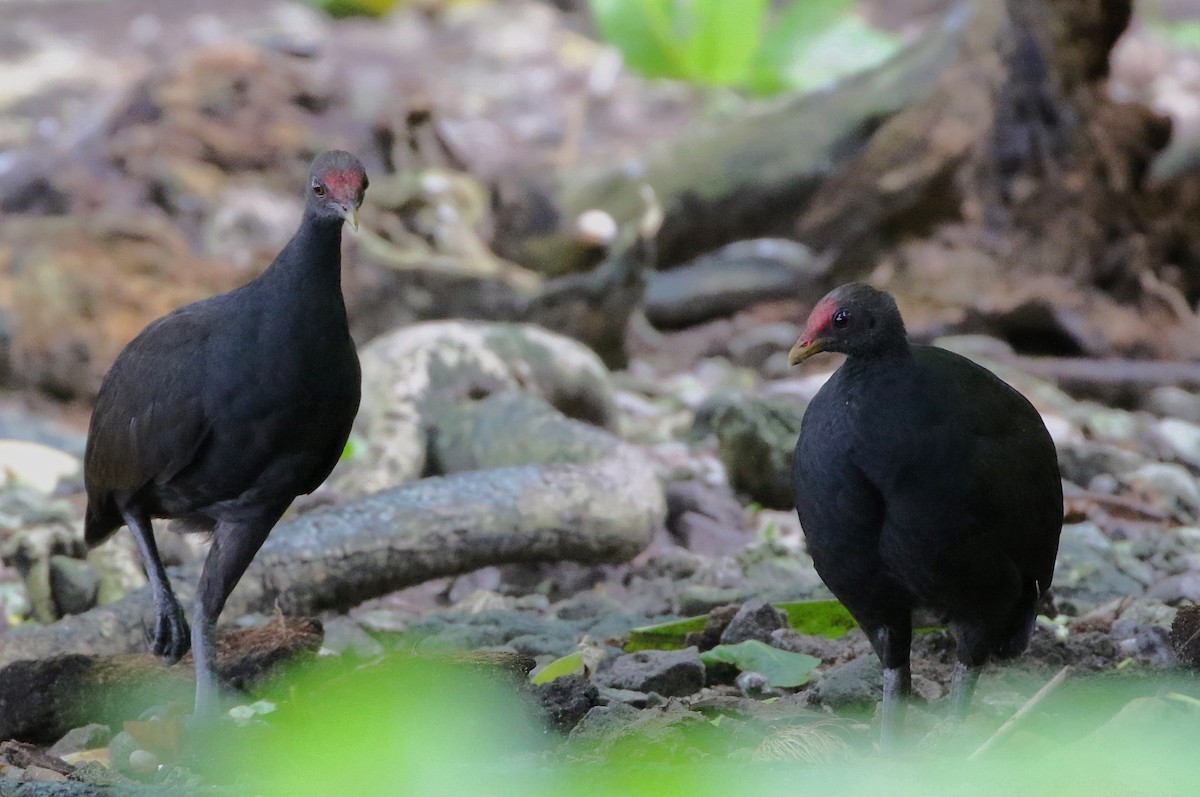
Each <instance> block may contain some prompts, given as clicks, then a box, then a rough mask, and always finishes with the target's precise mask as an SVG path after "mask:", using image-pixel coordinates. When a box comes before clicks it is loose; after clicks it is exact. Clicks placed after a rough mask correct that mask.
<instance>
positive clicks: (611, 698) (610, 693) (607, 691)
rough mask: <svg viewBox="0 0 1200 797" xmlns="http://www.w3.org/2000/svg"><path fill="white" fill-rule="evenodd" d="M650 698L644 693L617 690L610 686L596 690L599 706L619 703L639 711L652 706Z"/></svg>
mask: <svg viewBox="0 0 1200 797" xmlns="http://www.w3.org/2000/svg"><path fill="white" fill-rule="evenodd" d="M650 698H651V696H650V695H648V694H646V693H645V692H635V691H633V690H632V689H617V688H615V687H612V686H601V687H599V688H598V689H597V702H598V703H599V704H600V705H601V706H610V705H612V704H614V703H619V704H621V705H625V706H632V707H633V708H639V709H640V708H646V707H647V706H650V705H652V701H651V699H650Z"/></svg>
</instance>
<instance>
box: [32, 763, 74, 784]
mask: <svg viewBox="0 0 1200 797" xmlns="http://www.w3.org/2000/svg"><path fill="white" fill-rule="evenodd" d="M21 780H24V781H31V780H33V781H40V782H43V783H59V782H62V781H65V780H67V776H66V775H64V774H63V773H61V772H55V771H54V770H53V769H47V768H46V767H39V766H36V765H34V766H31V767H27V768H26V769H25V774H24V775H22V776H21Z"/></svg>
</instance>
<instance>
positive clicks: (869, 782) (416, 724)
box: [215, 658, 1200, 797]
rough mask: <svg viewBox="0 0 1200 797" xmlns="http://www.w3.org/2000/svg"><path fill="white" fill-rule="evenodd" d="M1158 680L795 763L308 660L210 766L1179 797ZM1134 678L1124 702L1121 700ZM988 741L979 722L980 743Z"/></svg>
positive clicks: (450, 682) (733, 743)
mask: <svg viewBox="0 0 1200 797" xmlns="http://www.w3.org/2000/svg"><path fill="white" fill-rule="evenodd" d="M1156 679H1157V680H1155V679H1154V678H1147V679H1144V680H1143V681H1142V682H1140V684H1135V679H1131V678H1127V677H1120V678H1118V677H1117V676H1112V675H1109V676H1106V677H1105V678H1101V679H1095V678H1092V679H1090V680H1089V679H1084V678H1081V679H1080V680H1079V682H1078V683H1077V685H1076V686H1075V687H1070V688H1067V689H1065V690H1062V692H1061V693H1060V695H1061V696H1060V697H1059V698H1057V699H1055V700H1052V701H1047V703H1046V704H1045V705H1044V707H1039V709H1038V710H1037V712H1035V713H1036V716H1034V715H1032V714H1031V715H1030V717H1028V718H1027V721H1026V722H1025V723H1023V725H1022V728H1021V730H1020V731H1019V732H1018V733H1017V734H1015V735H1013V736H1012V737H1011V738H1010V739H1009V740H1008V741H1006V742H1005V743H1003V744H1002V745H1000V746H998V747H997V748H996V749H994V750H992V751H990V752H989V753H988V754H987V755H984V756H981V757H979V758H977V759H975V760H969V759H967V758H966V754H965V753H963V752H962V746H961V745H959V746H958V747H957V748H954V747H953V745H951V749H956V750H957V752H955V753H953V754H946V753H945V752H944V750H943V751H942V752H939V750H942V749H943V747H944V745H943V747H939V745H938V744H937V743H936V742H935V744H933V745H925V744H914V745H913V746H912V749H911V750H910V751H908V752H907V753H906V754H905V755H902V756H898V757H882V756H878V755H875V754H873V753H871V752H869V751H868V750H867V749H865V748H863V747H862V746H861V745H859V746H858V748H857V749H855V748H854V747H853V746H848V745H845V744H841V743H839V745H838V750H839V751H840V752H839V755H838V756H836V757H830V756H828V755H824V754H821V755H818V754H816V753H821V751H820V750H818V751H815V753H814V754H813V755H808V754H807V753H806V751H805V750H804V749H803V747H804V745H805V744H812V745H816V746H821V745H822V744H824V746H825V747H826V748H829V745H828V744H827V742H828V740H823V739H822V733H820V732H819V731H821V730H822V728H821V727H818V726H814V725H812V723H811V721H810V722H809V724H808V725H807V726H804V727H802V726H801V725H795V724H792V725H789V724H788V723H789V722H801V723H802V722H803V720H801V719H797V720H794V721H792V720H782V721H780V722H768V723H762V728H761V729H760V734H759V735H760V736H762V737H765V738H762V743H761V744H759V743H758V742H756V741H755V740H754V739H753V738H749V737H747V734H746V730H745V726H744V725H743V728H742V730H741V731H734V730H727V728H730V727H732V726H736V725H737V723H725V722H717V721H715V720H714V721H710V722H690V723H686V724H684V725H683V726H681V727H677V728H676V729H675V730H673V731H672V733H670V734H664V733H662V732H661V728H660V730H659V731H658V732H655V731H653V730H646V729H647V728H652V727H653V726H652V725H651V726H647V725H639V724H637V723H633V724H627V725H625V726H623V727H620V728H610V730H609V732H607V733H606V734H602V735H601V736H600V737H597V736H596V735H594V734H584V735H583V736H582V737H580V738H569V739H564V738H562V737H558V736H555V735H552V734H549V733H548V732H546V731H544V730H543V729H542V728H541V726H540V724H539V723H538V722H537V721H536V719H535V717H534V715H533V713H532V709H531V707H530V705H531V704H530V702H529V701H526V700H523V699H521V698H520V696H519V694H518V689H517V688H516V686H515V684H514V683H513V682H512V681H510V680H508V679H507V678H506V677H505V676H501V675H497V674H494V673H493V674H489V672H488V671H486V670H483V669H481V668H480V666H478V665H474V666H468V665H450V664H444V663H434V662H430V661H426V660H420V659H408V658H402V659H399V660H396V659H388V660H384V661H383V662H380V663H377V664H373V665H368V666H363V667H359V668H354V669H350V668H345V667H343V666H340V665H336V666H334V665H330V664H328V663H322V664H321V665H320V666H316V667H313V668H310V669H309V670H308V671H307V673H306V674H303V675H301V676H299V677H297V678H294V679H289V680H288V681H287V682H285V683H284V684H282V685H281V687H280V689H279V695H277V696H276V700H277V702H278V705H279V709H278V710H277V711H275V712H274V713H271V714H266V715H263V716H262V717H261V719H260V721H258V723H257V726H258V727H257V728H253V729H235V730H236V733H237V734H242V735H238V736H236V738H235V736H233V735H230V734H234V733H235V730H231V731H230V734H223V738H226V739H227V743H228V744H230V745H231V747H232V748H233V749H231V750H225V751H224V752H218V753H215V756H216V759H217V760H216V763H217V764H218V770H219V771H223V772H225V773H228V774H232V775H233V776H234V778H235V779H236V781H237V783H238V784H239V790H244V791H245V793H246V794H263V795H267V794H271V795H275V794H279V795H284V794H286V795H288V796H289V797H310V795H311V796H313V797H315V796H316V795H321V797H325V796H326V795H331V794H347V795H353V797H374V795H388V796H389V797H390V795H396V794H403V795H407V796H409V797H457V795H463V796H464V797H467V796H468V795H470V796H471V797H474V796H475V795H487V796H488V797H491V796H493V795H494V796H496V797H505V796H506V795H513V796H514V797H516V795H520V796H521V797H563V795H570V794H586V795H589V797H609V796H610V795H611V797H618V796H619V797H643V796H644V797H763V795H776V794H779V795H783V794H797V795H820V794H838V795H860V794H862V795H867V794H870V795H888V797H925V795H930V794H937V795H964V797H965V796H966V795H970V797H1010V796H1011V795H1014V794H1020V795H1054V797H1076V796H1078V797H1085V796H1086V797H1094V795H1143V794H1144V795H1155V796H1156V797H1159V796H1160V795H1181V796H1182V795H1194V794H1195V793H1196V788H1197V784H1200V757H1198V756H1196V755H1195V752H1194V747H1195V743H1196V739H1198V738H1200V700H1198V699H1197V698H1196V696H1195V695H1194V694H1191V693H1192V692H1195V691H1196V689H1194V688H1193V687H1195V682H1194V679H1189V678H1188V677H1187V676H1185V675H1180V674H1179V673H1175V674H1174V675H1173V676H1170V678H1168V677H1165V676H1156ZM1133 685H1136V689H1135V690H1134V691H1136V692H1137V693H1138V694H1139V695H1140V696H1137V697H1133V698H1130V697H1129V695H1130V694H1131V692H1130V690H1129V688H1128V687H1130V686H1133ZM1185 692H1186V693H1187V694H1185ZM931 708H932V707H931ZM594 710H595V709H594ZM934 710H936V708H934ZM980 713H981V714H983V715H986V712H980ZM974 719H975V720H981V719H982V720H983V721H984V723H985V726H986V725H987V723H994V724H996V725H998V724H999V722H1000V720H999V719H998V718H996V717H994V716H993V717H988V716H982V717H981V716H976V717H975V718H974ZM820 722H829V720H820ZM978 724H979V723H978V722H971V723H968V726H967V730H968V734H967V735H968V736H969V735H970V734H971V733H978V732H980V728H979V727H978ZM818 725H819V723H818ZM805 728H807V731H806V732H804V733H799V731H805ZM793 731H795V732H796V733H793ZM990 732H991V730H989V729H988V728H987V727H984V728H982V733H983V738H986V736H987V734H989V733H990ZM772 734H776V735H780V736H781V738H782V737H783V736H786V737H788V738H787V739H786V740H785V741H788V743H787V744H779V745H774V746H773V749H775V750H776V753H778V752H779V751H784V752H786V753H787V755H783V756H780V755H778V754H776V755H773V756H771V757H770V758H769V759H767V760H765V761H764V759H763V758H761V757H759V756H757V755H756V753H755V751H756V750H762V749H765V747H766V746H767V745H768V743H769V742H770V741H771V735H772ZM825 735H828V734H827V733H826V734H825ZM859 735H860V736H861V737H862V738H864V739H865V738H867V734H866V732H865V731H862V732H860V733H859ZM962 736H963V733H961V732H953V733H951V734H949V738H951V739H955V738H956V737H962ZM942 738H943V740H944V739H945V738H947V737H946V735H942ZM614 739H615V740H617V741H616V742H614V741H612V740H614ZM606 740H607V741H606ZM664 740H672V741H671V743H670V744H665V743H664ZM805 740H808V741H805ZM969 741H970V740H969ZM974 746H975V742H974V741H971V743H970V745H969V746H968V748H967V750H968V752H969V751H970V749H973V748H974ZM581 762H582V763H581Z"/></svg>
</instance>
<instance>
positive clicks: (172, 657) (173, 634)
mask: <svg viewBox="0 0 1200 797" xmlns="http://www.w3.org/2000/svg"><path fill="white" fill-rule="evenodd" d="M146 636H147V642H148V643H149V644H150V649H151V650H152V651H153V652H154V655H156V656H158V657H159V658H161V659H162V660H163V661H165V662H166V663H167V664H174V663H175V662H177V661H179V660H180V659H181V658H183V655H184V654H185V653H187V652H188V649H189V648H190V647H191V644H192V641H191V635H190V632H189V630H188V622H187V618H186V617H185V616H184V614H183V607H182V606H180V605H179V602H178V601H176V600H170V601H168V602H166V603H164V604H161V605H159V606H156V607H155V610H154V634H153V635H150V634H149V633H148V634H147V635H146Z"/></svg>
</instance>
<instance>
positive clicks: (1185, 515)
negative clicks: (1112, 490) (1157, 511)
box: [1122, 462, 1200, 523]
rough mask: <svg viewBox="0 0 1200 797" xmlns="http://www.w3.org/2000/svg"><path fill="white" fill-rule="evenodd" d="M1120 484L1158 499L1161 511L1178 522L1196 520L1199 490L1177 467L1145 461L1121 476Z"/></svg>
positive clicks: (1194, 481) (1194, 479)
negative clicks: (1164, 511)
mask: <svg viewBox="0 0 1200 797" xmlns="http://www.w3.org/2000/svg"><path fill="white" fill-rule="evenodd" d="M1122 481H1124V482H1125V483H1126V484H1128V485H1129V486H1130V487H1132V488H1134V489H1135V490H1137V491H1139V492H1141V493H1145V494H1147V495H1150V496H1158V497H1159V499H1160V501H1161V503H1162V508H1163V509H1165V510H1166V511H1168V512H1170V513H1171V514H1172V515H1174V516H1175V517H1176V518H1177V519H1179V520H1182V521H1185V522H1192V523H1194V522H1196V520H1197V519H1200V487H1197V486H1196V477H1195V476H1193V475H1192V474H1191V473H1189V472H1188V470H1187V468H1184V467H1183V466H1181V465H1174V464H1171V463H1168V462H1147V463H1146V464H1144V465H1141V466H1140V467H1138V468H1136V469H1134V470H1133V471H1132V472H1130V473H1128V474H1126V475H1124V477H1123V478H1122Z"/></svg>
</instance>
